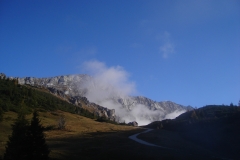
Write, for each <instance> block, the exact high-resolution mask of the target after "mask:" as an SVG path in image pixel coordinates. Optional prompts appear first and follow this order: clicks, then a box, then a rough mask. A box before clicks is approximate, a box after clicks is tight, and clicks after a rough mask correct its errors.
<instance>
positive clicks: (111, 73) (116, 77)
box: [83, 61, 136, 102]
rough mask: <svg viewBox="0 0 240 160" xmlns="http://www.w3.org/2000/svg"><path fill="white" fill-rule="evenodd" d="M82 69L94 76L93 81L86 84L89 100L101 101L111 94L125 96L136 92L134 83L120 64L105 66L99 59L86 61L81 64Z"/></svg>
mask: <svg viewBox="0 0 240 160" xmlns="http://www.w3.org/2000/svg"><path fill="white" fill-rule="evenodd" d="M83 67H84V70H85V71H87V72H88V73H90V74H91V75H92V76H93V77H94V82H89V84H87V85H88V86H87V87H88V88H89V87H90V89H89V91H90V92H89V95H88V98H89V100H92V101H94V102H96V101H101V100H102V99H103V98H104V99H106V98H109V97H112V96H113V95H119V96H125V95H131V94H134V93H135V92H136V90H135V83H134V82H131V81H130V80H129V73H127V72H126V71H125V70H124V69H123V68H122V67H121V66H115V67H107V66H106V65H105V64H104V63H102V62H99V61H88V62H85V63H84V64H83Z"/></svg>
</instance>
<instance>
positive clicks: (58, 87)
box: [9, 74, 192, 123]
mask: <svg viewBox="0 0 240 160" xmlns="http://www.w3.org/2000/svg"><path fill="white" fill-rule="evenodd" d="M9 78H10V79H17V81H18V83H19V84H21V85H31V86H35V87H40V88H48V89H49V90H50V92H52V93H54V94H56V93H60V95H61V96H62V97H64V96H67V97H78V96H80V97H86V98H87V99H88V100H89V101H91V102H94V103H95V104H98V105H100V106H104V107H106V108H107V109H110V110H114V111H111V113H113V112H115V111H116V112H115V114H116V117H120V118H119V121H120V122H123V121H127V122H131V121H141V120H143V119H144V120H145V121H144V123H150V122H153V121H158V120H162V119H166V118H170V119H172V118H175V117H176V116H177V115H179V114H181V113H184V112H186V111H188V110H191V109H192V107H191V106H183V105H179V104H177V103H174V102H171V101H162V102H161V101H160V102H156V101H154V100H151V99H150V98H147V97H144V96H128V95H121V94H119V93H118V92H117V91H116V90H114V86H111V85H105V86H104V85H102V84H99V82H98V80H97V79H94V77H92V76H89V75H87V74H74V75H61V76H53V77H48V78H35V77H23V78H19V77H15V78H13V77H9ZM93 92H96V93H98V92H99V93H98V94H97V95H96V97H94V98H95V99H94V98H93V97H91V94H92V93H93ZM94 94H95V93H94ZM104 94H106V95H104ZM143 112H145V113H143ZM171 114H172V115H171ZM126 115H127V116H126ZM109 116H110V115H108V117H109ZM116 117H115V118H116Z"/></svg>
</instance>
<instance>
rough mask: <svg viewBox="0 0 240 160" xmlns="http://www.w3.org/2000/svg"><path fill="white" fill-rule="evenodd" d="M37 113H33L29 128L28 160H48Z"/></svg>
mask: <svg viewBox="0 0 240 160" xmlns="http://www.w3.org/2000/svg"><path fill="white" fill-rule="evenodd" d="M38 116H39V115H38V113H37V111H34V112H33V118H32V120H31V125H30V128H29V134H30V135H29V136H28V137H29V141H30V143H31V156H30V159H34V160H43V159H44V160H45V159H48V154H49V152H50V151H49V149H48V146H47V144H46V141H45V136H44V133H43V129H44V128H43V126H42V125H41V124H40V120H39V118H38Z"/></svg>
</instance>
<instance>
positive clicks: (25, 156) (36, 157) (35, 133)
mask: <svg viewBox="0 0 240 160" xmlns="http://www.w3.org/2000/svg"><path fill="white" fill-rule="evenodd" d="M12 129H13V131H12V135H11V136H9V141H8V142H7V146H6V152H5V154H4V160H5V159H6V160H15V159H18V160H45V159H46V160H47V159H49V157H48V154H49V152H50V150H49V149H48V146H47V144H46V142H45V136H44V134H43V129H44V128H43V127H42V125H41V124H40V120H39V118H38V113H37V111H34V113H33V118H32V120H31V125H30V126H29V125H28V121H27V120H26V119H25V115H23V114H19V115H18V119H17V120H16V122H15V123H14V125H12Z"/></svg>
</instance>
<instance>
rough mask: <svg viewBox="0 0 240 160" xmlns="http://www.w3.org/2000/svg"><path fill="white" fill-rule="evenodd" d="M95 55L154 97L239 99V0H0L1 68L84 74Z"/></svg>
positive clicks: (188, 101)
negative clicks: (86, 63) (122, 70)
mask: <svg viewBox="0 0 240 160" xmlns="http://www.w3.org/2000/svg"><path fill="white" fill-rule="evenodd" d="M92 60H94V61H98V62H101V63H104V64H105V65H106V66H107V67H116V66H121V67H122V68H123V69H124V71H126V72H127V73H129V75H130V77H129V79H128V81H129V82H134V83H135V85H136V90H137V91H138V95H142V96H146V97H148V98H151V99H153V100H155V101H162V100H171V101H174V102H176V103H179V104H183V105H192V106H196V107H201V106H204V105H207V104H230V103H231V102H233V103H234V104H237V103H238V101H239V99H240V1H239V0H79V1H78V0H75V1H73V0H72V1H71V0H68V1H67V0H65V1H63V0H35V1H28V0H24V1H18V0H15V1H14V0H11V1H9V0H1V1H0V72H4V73H5V74H7V76H13V77H25V76H34V77H50V76H57V75H65V74H80V73H84V72H83V71H82V69H81V66H82V64H83V63H84V62H88V61H92Z"/></svg>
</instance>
